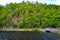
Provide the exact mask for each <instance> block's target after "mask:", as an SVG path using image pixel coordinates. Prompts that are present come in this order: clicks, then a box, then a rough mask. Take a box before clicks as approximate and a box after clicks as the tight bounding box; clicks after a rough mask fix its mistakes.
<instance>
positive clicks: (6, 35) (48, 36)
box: [0, 31, 58, 40]
mask: <svg viewBox="0 0 60 40" xmlns="http://www.w3.org/2000/svg"><path fill="white" fill-rule="evenodd" d="M0 40H58V35H57V34H56V33H46V32H39V31H20V32H18V31H13V32H11V31H7V32H6V31H4V32H2V31H0Z"/></svg>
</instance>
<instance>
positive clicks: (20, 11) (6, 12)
mask: <svg viewBox="0 0 60 40" xmlns="http://www.w3.org/2000/svg"><path fill="white" fill-rule="evenodd" d="M4 27H6V28H47V27H50V28H57V27H60V5H53V4H49V5H47V4H42V3H38V2H36V3H33V2H32V3H30V2H24V1H23V2H21V3H10V4H6V5H5V6H3V5H0V28H4Z"/></svg>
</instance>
